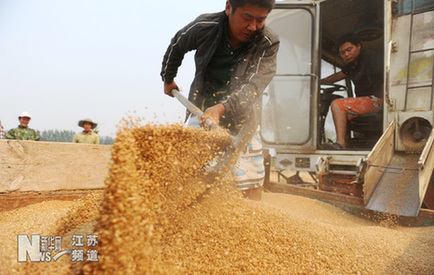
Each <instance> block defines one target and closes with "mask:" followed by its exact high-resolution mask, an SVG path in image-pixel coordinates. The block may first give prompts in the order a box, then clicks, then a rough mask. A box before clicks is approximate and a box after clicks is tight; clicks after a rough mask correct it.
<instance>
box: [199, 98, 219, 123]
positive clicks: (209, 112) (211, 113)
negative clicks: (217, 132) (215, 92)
mask: <svg viewBox="0 0 434 275" xmlns="http://www.w3.org/2000/svg"><path fill="white" fill-rule="evenodd" d="M224 114H225V106H223V104H221V103H219V104H216V105H214V106H212V107H209V108H208V109H206V110H205V113H204V114H203V115H202V118H201V119H200V121H199V123H200V126H201V127H204V125H205V120H206V119H207V118H209V119H211V120H212V121H213V122H214V123H215V124H217V125H219V123H220V117H221V116H222V115H224Z"/></svg>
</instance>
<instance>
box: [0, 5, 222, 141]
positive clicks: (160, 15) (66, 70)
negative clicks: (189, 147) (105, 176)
mask: <svg viewBox="0 0 434 275" xmlns="http://www.w3.org/2000/svg"><path fill="white" fill-rule="evenodd" d="M224 6H225V0H184V1H179V0H159V1H148V0H135V1H134V0H122V1H121V0H60V1H59V0H20V1H17V0H0V120H1V122H2V124H3V126H4V127H5V130H9V129H10V128H14V127H17V125H18V124H19V122H18V115H19V114H20V113H21V112H23V111H28V112H30V114H31V115H32V120H31V121H30V124H29V126H30V128H34V129H37V130H39V131H42V130H48V129H58V130H73V131H75V132H79V131H81V130H82V128H80V127H78V126H77V123H78V121H79V120H80V119H84V118H87V117H89V118H91V119H93V121H95V122H97V123H98V124H99V127H98V128H99V130H100V134H101V135H112V136H114V134H115V131H116V127H115V125H116V124H118V122H119V121H120V120H121V119H122V118H123V117H126V116H127V115H128V112H129V111H134V110H136V111H137V113H136V115H137V116H140V117H146V119H147V120H148V121H157V122H159V123H166V122H170V123H172V122H178V121H182V120H183V118H184V107H183V106H182V105H181V104H180V103H179V102H178V101H177V100H176V99H174V98H170V97H168V96H166V95H164V93H163V83H162V81H161V77H160V69H161V62H162V58H163V55H164V52H165V51H166V49H167V46H168V44H169V42H170V39H171V38H172V37H173V35H174V34H175V32H176V31H178V30H179V29H180V28H181V27H183V26H184V25H186V24H187V23H189V22H190V21H192V20H193V19H194V18H196V16H197V15H199V14H201V13H207V12H217V11H222V10H223V9H224ZM193 74H194V65H193V54H192V53H190V54H188V55H187V56H186V58H185V60H184V64H183V66H182V67H181V70H180V72H179V74H178V77H177V78H176V79H175V80H176V81H177V83H178V85H179V86H181V88H182V89H183V90H184V93H185V94H186V93H187V92H188V89H189V86H190V82H191V80H192V78H193Z"/></svg>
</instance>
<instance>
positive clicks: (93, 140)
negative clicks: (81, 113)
mask: <svg viewBox="0 0 434 275" xmlns="http://www.w3.org/2000/svg"><path fill="white" fill-rule="evenodd" d="M97 125H98V124H96V123H95V122H93V121H92V120H91V119H90V118H86V119H83V120H80V121H79V122H78V126H80V127H83V128H84V130H83V132H81V133H77V134H75V136H74V139H73V140H72V142H74V143H88V144H99V136H98V134H97V133H95V132H93V131H92V129H94V128H95V127H96V126H97Z"/></svg>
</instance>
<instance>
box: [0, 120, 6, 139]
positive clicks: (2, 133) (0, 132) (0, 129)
mask: <svg viewBox="0 0 434 275" xmlns="http://www.w3.org/2000/svg"><path fill="white" fill-rule="evenodd" d="M0 139H5V129H4V128H3V125H2V122H1V121H0Z"/></svg>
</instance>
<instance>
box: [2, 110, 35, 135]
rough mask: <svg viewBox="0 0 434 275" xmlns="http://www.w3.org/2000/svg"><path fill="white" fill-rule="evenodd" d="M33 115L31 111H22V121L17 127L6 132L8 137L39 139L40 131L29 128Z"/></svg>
mask: <svg viewBox="0 0 434 275" xmlns="http://www.w3.org/2000/svg"><path fill="white" fill-rule="evenodd" d="M31 118H32V117H31V116H30V114H29V112H22V113H21V114H20V116H19V117H18V120H19V121H20V125H18V127H17V128H13V129H10V130H9V131H8V133H7V134H6V138H7V139H16V140H34V141H38V140H39V135H38V133H37V132H36V131H35V130H33V129H30V128H29V126H28V125H29V122H30V119H31Z"/></svg>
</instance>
